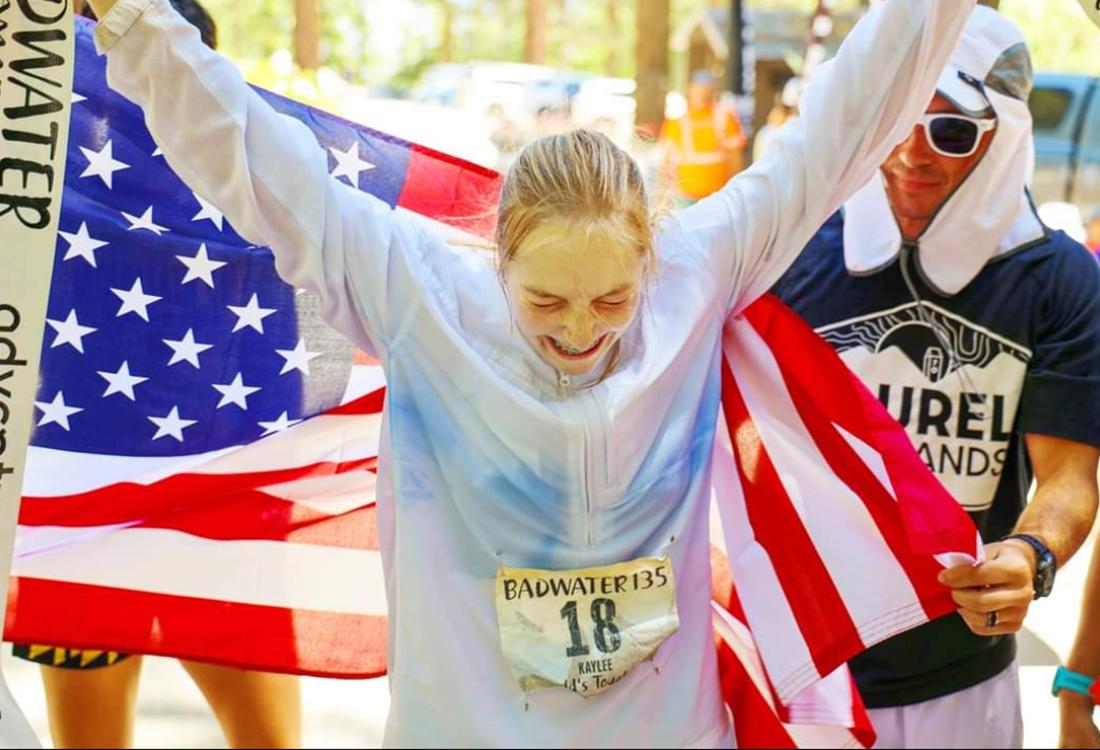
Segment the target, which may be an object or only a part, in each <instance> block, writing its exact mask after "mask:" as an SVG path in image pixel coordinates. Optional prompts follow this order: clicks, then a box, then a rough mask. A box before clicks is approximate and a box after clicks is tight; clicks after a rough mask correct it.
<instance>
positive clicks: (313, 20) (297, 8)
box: [294, 0, 321, 70]
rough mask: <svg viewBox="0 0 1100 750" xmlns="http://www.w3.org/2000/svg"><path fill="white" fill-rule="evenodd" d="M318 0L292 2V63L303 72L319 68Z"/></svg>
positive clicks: (319, 24)
mask: <svg viewBox="0 0 1100 750" xmlns="http://www.w3.org/2000/svg"><path fill="white" fill-rule="evenodd" d="M318 5H319V0H294V62H295V63H296V64H297V65H298V67H299V68H301V69H303V70H317V68H319V67H321V19H320V12H319V11H320V8H319V7H318Z"/></svg>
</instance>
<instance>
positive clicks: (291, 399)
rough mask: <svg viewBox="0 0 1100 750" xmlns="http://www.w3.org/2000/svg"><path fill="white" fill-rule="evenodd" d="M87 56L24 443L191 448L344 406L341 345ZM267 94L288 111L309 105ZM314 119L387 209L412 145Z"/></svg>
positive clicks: (339, 161) (84, 29) (167, 452)
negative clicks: (162, 148)
mask: <svg viewBox="0 0 1100 750" xmlns="http://www.w3.org/2000/svg"><path fill="white" fill-rule="evenodd" d="M93 28H94V27H93V26H92V25H91V24H89V23H86V22H84V21H83V20H82V19H77V44H78V45H81V46H84V47H86V48H90V46H91V43H92V41H91V36H92V29H93ZM89 51H90V50H89ZM88 57H91V55H89V56H88ZM86 59H87V58H86ZM95 63H96V64H92V65H81V66H78V67H77V69H76V78H75V81H74V92H75V93H74V106H73V115H72V123H71V129H70V136H69V167H68V170H67V173H66V175H65V193H64V203H63V206H62V213H61V220H60V231H59V237H58V253H57V256H56V261H55V268H54V273H53V282H52V288H51V291H50V301H49V308H48V313H47V318H48V323H47V330H46V337H45V341H44V344H43V358H42V378H41V385H40V388H39V391H38V397H37V400H36V407H37V412H36V415H37V419H36V425H37V427H36V430H35V432H34V436H33V439H32V443H33V445H36V446H39V447H43V448H55V449H59V450H67V451H78V452H86V453H101V454H115V455H132V456H173V455H185V454H196V453H203V452H207V451H213V450H218V449H221V448H226V447H229V446H235V445H242V444H245V443H248V442H251V441H253V440H255V439H257V438H260V437H262V436H265V435H270V434H273V433H274V432H278V431H281V430H284V429H286V428H287V427H289V426H290V425H293V424H295V423H296V422H297V421H299V420H301V419H302V418H304V417H308V416H311V415H312V414H316V413H318V412H321V411H324V410H325V409H328V408H331V407H333V406H336V405H338V404H339V403H340V401H341V399H342V397H343V396H344V395H345V394H344V389H345V386H346V384H347V378H348V373H349V371H350V367H351V355H352V350H351V347H350V346H349V345H348V344H347V343H346V342H345V341H344V340H343V339H342V338H341V337H339V336H338V335H337V334H335V333H334V332H332V331H330V330H329V329H327V327H325V326H324V325H323V324H322V323H321V322H320V319H319V313H318V311H317V310H316V300H315V299H313V298H312V296H311V295H306V294H296V293H295V290H294V289H292V288H291V287H290V286H288V285H287V284H285V283H283V282H282V281H281V280H280V279H279V278H278V276H277V275H276V273H275V268H274V264H273V259H272V256H271V253H270V251H268V250H267V249H266V248H257V247H251V246H249V244H248V243H247V242H246V241H245V240H244V239H242V238H241V237H240V236H239V235H238V234H237V233H236V232H235V231H233V228H232V227H231V226H230V225H229V224H228V222H227V221H226V220H225V219H224V217H223V216H222V214H221V213H220V212H219V211H218V209H217V208H215V207H214V206H212V205H211V204H210V203H208V202H207V201H206V200H205V198H204V197H203V196H201V195H198V194H196V193H194V192H192V191H191V190H189V189H188V188H187V187H186V186H185V185H184V184H183V183H182V182H181V181H180V179H179V178H178V177H177V176H176V175H175V173H174V172H173V171H172V170H171V168H170V167H169V166H168V164H167V163H166V162H165V159H164V157H163V156H161V155H160V153H159V151H158V149H157V146H156V144H155V143H154V142H153V140H152V138H151V137H150V136H149V133H148V131H147V130H146V129H145V127H144V123H143V120H142V115H141V111H140V110H139V109H138V108H137V107H136V106H135V105H133V104H131V103H130V102H128V101H126V100H125V99H123V98H122V97H120V96H118V95H117V94H114V93H112V92H109V91H107V90H106V86H105V70H104V66H103V64H102V59H101V58H95ZM81 91H100V92H104V91H106V95H102V94H100V95H97V96H96V97H92V98H88V99H85V98H84V97H82V96H80V92H81ZM261 93H262V94H263V95H264V96H265V98H267V99H268V101H269V102H270V103H271V104H273V105H274V106H275V107H276V109H279V110H280V111H282V112H284V113H286V114H290V115H295V116H298V117H299V118H301V112H302V111H303V110H305V109H306V108H305V107H303V106H302V105H299V104H297V103H294V102H291V101H289V100H286V99H283V98H282V97H279V96H277V95H274V94H270V93H267V92H261ZM181 116H184V117H185V116H186V114H185V113H181ZM314 119H315V121H314V122H313V123H312V127H314V128H315V130H316V131H317V134H318V138H319V140H320V141H321V143H322V145H323V146H325V147H326V148H327V150H328V151H329V153H330V163H331V165H332V173H333V175H334V176H335V177H337V178H338V179H342V180H343V181H345V182H348V183H349V184H352V185H354V186H355V187H357V188H360V189H364V190H368V191H370V192H371V193H373V194H375V195H376V196H378V197H379V198H382V199H383V200H385V201H386V202H387V203H389V204H390V205H391V206H392V205H396V203H397V201H398V198H399V196H400V194H401V190H402V188H403V185H404V179H405V173H406V167H407V163H408V160H409V144H407V143H406V142H404V141H401V140H399V139H396V138H391V137H388V136H384V135H382V134H376V133H373V132H371V131H365V130H364V129H363V128H361V127H358V126H354V125H352V124H351V123H346V122H344V121H341V120H339V119H338V118H334V117H329V118H325V119H324V121H319V120H316V118H314ZM378 166H381V167H382V168H377V167H378Z"/></svg>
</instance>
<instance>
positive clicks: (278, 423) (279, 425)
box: [257, 411, 302, 437]
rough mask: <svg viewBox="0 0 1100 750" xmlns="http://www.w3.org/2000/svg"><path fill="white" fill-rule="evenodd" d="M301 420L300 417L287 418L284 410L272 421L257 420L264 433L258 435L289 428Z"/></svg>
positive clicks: (270, 433) (266, 434) (264, 435)
mask: <svg viewBox="0 0 1100 750" xmlns="http://www.w3.org/2000/svg"><path fill="white" fill-rule="evenodd" d="M301 421H302V420H300V419H287V413H286V412H285V411H284V412H283V413H282V414H280V415H279V418H278V419H276V420H275V421H274V422H257V424H258V425H260V427H263V428H264V434H263V435H260V437H267V436H268V435H274V434H275V433H276V432H282V431H283V430H286V429H289V428H291V427H293V426H294V425H296V424H298V423H299V422H301Z"/></svg>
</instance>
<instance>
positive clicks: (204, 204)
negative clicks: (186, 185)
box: [191, 192, 225, 232]
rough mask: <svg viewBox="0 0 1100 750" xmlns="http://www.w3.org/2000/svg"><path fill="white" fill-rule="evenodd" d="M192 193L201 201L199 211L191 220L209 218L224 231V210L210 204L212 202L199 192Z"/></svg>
mask: <svg viewBox="0 0 1100 750" xmlns="http://www.w3.org/2000/svg"><path fill="white" fill-rule="evenodd" d="M191 195H193V196H195V200H197V201H198V202H199V212H198V213H197V214H195V215H194V216H192V217H191V221H202V220H203V219H207V220H208V221H210V223H212V224H213V225H214V226H216V227H217V228H218V231H219V232H220V231H222V222H223V220H224V219H225V216H224V215H223V214H222V212H221V211H219V210H218V209H216V208H214V206H212V205H210V202H209V201H207V200H206V199H205V198H203V197H202V196H201V195H199V194H198V193H195V192H192V193H191Z"/></svg>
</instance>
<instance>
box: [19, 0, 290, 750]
mask: <svg viewBox="0 0 1100 750" xmlns="http://www.w3.org/2000/svg"><path fill="white" fill-rule="evenodd" d="M170 2H171V3H172V6H173V7H174V8H175V9H176V10H177V11H178V12H179V13H180V15H182V16H183V17H184V18H185V19H187V21H188V22H190V23H191V24H192V25H193V26H194V27H195V28H197V29H198V30H199V35H200V37H201V38H202V41H203V43H205V44H206V45H207V46H208V47H210V48H211V49H215V48H216V47H217V38H218V32H217V26H216V25H215V23H214V20H213V19H212V18H211V17H210V14H209V13H207V11H206V9H205V8H203V7H202V5H200V4H199V3H198V2H196V1H195V0H170ZM74 10H75V12H76V13H78V14H79V15H82V16H84V17H85V18H89V19H91V20H93V21H94V20H96V15H95V12H94V11H93V10H92V8H91V6H90V5H89V4H88V3H87V2H86V0H78V2H77V3H76V5H75V7H74ZM102 616H104V617H111V616H114V615H113V614H112V613H110V612H106V613H103V615H102ZM79 637H80V636H79V633H74V638H75V639H76V640H79ZM13 653H14V655H15V656H16V657H18V658H21V659H25V660H27V661H33V662H35V663H37V664H40V665H41V669H42V682H43V685H44V688H45V692H46V708H47V714H48V716H49V721H50V735H51V737H52V738H53V744H54V747H57V748H77V747H117V748H125V747H130V746H132V745H133V739H134V723H135V719H136V712H137V691H138V682H139V681H140V678H141V662H142V657H141V654H123V653H118V652H114V651H98V650H92V649H77V648H62V647H59V646H48V645H40V644H15V645H14V647H13ZM180 664H181V665H182V666H183V668H184V669H185V670H187V673H188V674H189V675H190V676H191V679H192V680H194V681H195V684H196V685H197V686H198V688H199V690H200V691H201V692H202V694H203V697H205V698H206V701H207V703H208V704H209V705H210V708H211V709H212V710H213V712H214V715H215V716H216V717H217V720H218V723H219V724H220V725H221V728H222V731H223V732H224V733H225V738H226V741H227V743H228V744H229V747H232V748H241V747H265V748H266V747H271V748H284V747H287V748H289V747H300V746H301V742H302V740H301V733H302V732H301V723H302V722H301V696H300V693H299V686H298V678H297V677H296V676H294V675H286V674H272V673H268V672H257V671H249V670H243V669H234V668H232V667H223V666H219V665H216V664H204V663H201V662H193V661H186V660H182V659H181V660H180Z"/></svg>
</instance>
